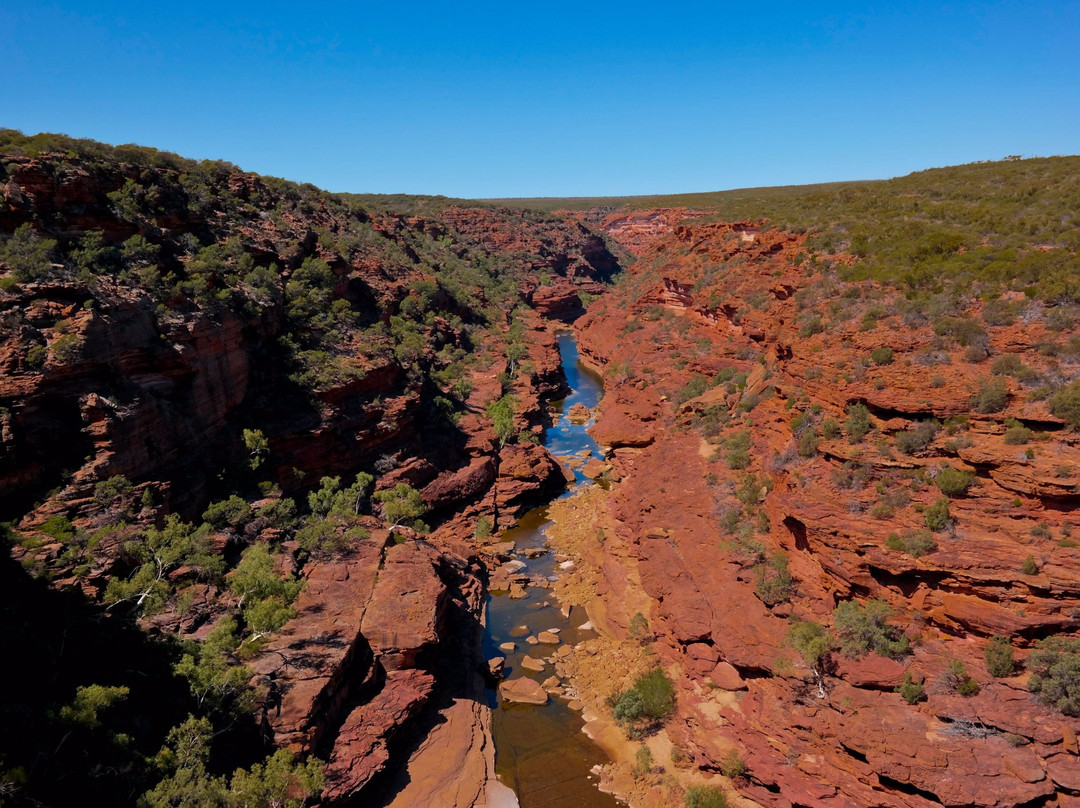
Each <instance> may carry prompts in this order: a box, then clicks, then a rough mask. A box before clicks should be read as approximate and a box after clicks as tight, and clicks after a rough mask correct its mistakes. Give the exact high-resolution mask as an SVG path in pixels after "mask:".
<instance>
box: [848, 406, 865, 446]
mask: <svg viewBox="0 0 1080 808" xmlns="http://www.w3.org/2000/svg"><path fill="white" fill-rule="evenodd" d="M844 429H845V431H846V432H847V435H848V441H849V442H851V443H858V442H859V441H861V440H862V439H863V438H865V437H866V433H867V432H869V431H870V410H868V409H867V408H866V405H865V404H852V405H851V406H850V407H848V417H847V420H846V421H845V422H844Z"/></svg>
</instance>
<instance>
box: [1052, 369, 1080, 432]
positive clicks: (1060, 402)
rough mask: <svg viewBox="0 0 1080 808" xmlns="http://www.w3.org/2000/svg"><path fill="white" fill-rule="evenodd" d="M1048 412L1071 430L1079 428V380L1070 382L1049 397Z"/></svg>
mask: <svg viewBox="0 0 1080 808" xmlns="http://www.w3.org/2000/svg"><path fill="white" fill-rule="evenodd" d="M1050 412H1052V413H1053V414H1054V415H1056V416H1057V417H1058V418H1060V419H1061V420H1063V421H1065V422H1066V423H1067V424H1068V425H1069V426H1071V427H1072V428H1073V429H1077V428H1080V380H1077V381H1074V382H1070V383H1069V384H1067V385H1065V386H1064V387H1062V388H1061V389H1060V390H1059V391H1058V392H1057V393H1055V394H1054V395H1053V396H1051V397H1050Z"/></svg>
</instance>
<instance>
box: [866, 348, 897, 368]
mask: <svg viewBox="0 0 1080 808" xmlns="http://www.w3.org/2000/svg"><path fill="white" fill-rule="evenodd" d="M870 359H871V360H872V361H873V363H874V364H875V365H891V364H892V361H893V349H892V348H888V347H881V348H874V350H872V351H871V352H870Z"/></svg>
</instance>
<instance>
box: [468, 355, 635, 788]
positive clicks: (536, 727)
mask: <svg viewBox="0 0 1080 808" xmlns="http://www.w3.org/2000/svg"><path fill="white" fill-rule="evenodd" d="M559 351H560V353H561V355H562V364H563V370H564V372H565V373H566V379H567V382H568V383H569V384H570V387H571V390H572V391H573V392H572V393H571V394H570V395H569V396H567V398H566V399H564V400H563V401H561V402H558V407H559V414H558V417H557V419H555V418H553V420H555V423H554V425H553V426H552V427H551V428H550V429H548V430H547V434H546V436H545V443H546V445H547V447H548V449H549V450H550V451H551V452H552V454H554V455H556V456H557V457H560V458H570V457H573V456H574V455H578V454H580V453H582V452H584V451H586V450H587V451H590V452H592V453H593V456H597V457H599V456H600V448H599V447H598V446H597V445H596V442H595V441H593V439H592V438H591V437H590V436H589V434H588V432H586V431H585V430H586V428H587V426H588V425H587V424H571V423H570V422H569V421H568V420H567V418H566V413H567V412H568V411H569V409H570V408H571V407H572V406H574V405H575V404H584V405H585V406H586V407H588V408H590V409H592V408H593V407H595V406H596V404H597V402H598V401H599V400H600V397H601V395H602V394H603V388H602V386H601V383H600V378H599V377H598V376H597V375H596V374H594V373H592V372H590V371H588V370H586V369H585V368H584V367H582V366H581V365H580V364H579V362H578V352H577V344H576V343H575V341H574V338H573V337H572V336H571V335H570V334H562V335H560V336H559ZM575 475H576V479H575V482H574V484H573V485H571V486H570V487H569V488H568V490H567V491H566V492H565V493H564V494H562V496H563V497H566V496H573V494H574V493H575V492H576V491H577V490H579V489H580V488H581V487H582V486H585V485H592V483H591V482H590V481H589V480H588V479H586V478H585V477H584V476H583V475H582V474H581V473H580V471H578V472H575ZM549 525H551V521H550V520H549V519H548V511H547V506H543V507H540V508H536V509H534V510H532V511H529V512H528V513H527V514H525V515H524V516H523V517H522V518H521V520H520V521H519V524H518V526H517V527H515V528H513V529H511V530H508V531H506V532H505V533H504V534H503V537H502V538H503V540H504V541H505V542H506V543H507V547H509V546H510V545H511V543H512V545H513V547H514V548H515V553H516V556H515V558H517V559H519V560H520V561H521V562H522V563H524V564H525V565H526V568H525V569H524V570H523V571H522V572H523V573H525V574H528V575H542V576H543V577H545V578H548V579H549V580H553V579H554V578H555V577H557V575H558V573H559V566H558V564H557V563H556V561H555V558H554V553H553V552H551V551H549V552H547V553H545V554H544V555H541V556H539V557H537V558H529V557H528V555H527V554H526V552H525V551H527V550H530V549H534V548H543V547H546V542H547V538H546V530H547V528H548V526H549ZM526 593H527V594H526V596H525V597H523V598H519V599H513V598H511V597H510V596H509V594H508V593H507V592H493V593H491V595H490V597H489V599H488V604H487V607H488V608H487V634H486V636H485V638H484V651H485V655H486V656H487V657H488V658H491V657H493V656H504V657H506V676H507V677H517V676H523V675H524V676H528V677H530V678H532V679H535V680H536V681H538V682H543V681H544V680H545V679H547V678H548V677H550V676H553V675H554V674H555V668H554V665H548V666H547V667H546V669H545V670H544V671H542V672H540V673H533V672H530V671H526V670H523V669H522V667H521V659H522V657H523V656H524V655H525V654H529V655H530V656H533V657H534V658H541V657H548V656H550V655H551V654H552V653H554V651H555V649H556V648H557V647H558V646H555V645H529V644H528V643H526V642H525V636H528V635H534V636H535V635H536V634H538V633H539V632H541V631H546V630H548V629H552V628H555V629H558V630H559V639H560V645H562V644H567V645H574V644H575V643H577V642H579V641H581V640H584V639H589V638H591V637H593V636H595V634H593V632H592V631H591V630H589V629H582V628H580V626H581V625H582V624H583V623H585V622H586V621H587V620H588V616H587V615H586V614H585V611H584V610H583V609H575V610H573V611H572V612H571V613H570V615H569V617H568V618H567V617H564V616H563V614H562V612H561V610H560V608H559V604H558V602H557V600H556V599H555V595H554V594H553V593H552V592H551V590H549V589H543V588H540V587H535V586H530V587H529V588H528V589H527V590H526ZM521 626H527V627H528V634H527V635H521V633H520V630H519V627H521ZM505 642H513V643H516V645H517V647H516V648H515V649H514V650H513V651H510V652H508V653H507V652H503V651H500V650H499V645H500V644H502V643H505ZM564 684H565V682H564ZM488 699H489V701H490V704H491V706H492V708H493V715H494V722H493V723H494V726H493V730H494V736H495V755H496V759H495V769H496V773H497V774H498V776H499V779H500V780H501V781H502V782H503V783H505V784H506V785H508V786H509V787H510V788H512V789H513V790H514V792H515V793H516V794H517V798H518V801H519V803H520V804H521V808H614V806H619V805H622V804H623V803H621V802H619V801H618V800H616V799H615V798H614V797H612V796H610V795H608V794H602V793H600V791H599V790H597V788H596V783H597V776H596V775H595V774H592V773H591V771H590V770H591V769H592V767H593V766H595V765H597V764H601V763H607V762H608V759H607V757H606V756H605V755H604V753H603V751H602V750H601V749H600V748H599V747H597V746H596V745H595V744H593V742H592V741H590V740H589V739H588V737H586V736H585V734H584V733H582V731H581V728H582V726H583V722H582V719H581V714H580V713H579V712H577V711H575V710H571V709H570V708H569V707H568V706H567V701H566V700H564V699H562V698H560V697H558V696H554V695H553V696H551V697H550V698H549V699H548V703H547V704H545V705H541V706H536V705H526V704H510V703H507V702H502V703H500V702H499V700H498V693H497V692H496V691H494V690H490V691H488Z"/></svg>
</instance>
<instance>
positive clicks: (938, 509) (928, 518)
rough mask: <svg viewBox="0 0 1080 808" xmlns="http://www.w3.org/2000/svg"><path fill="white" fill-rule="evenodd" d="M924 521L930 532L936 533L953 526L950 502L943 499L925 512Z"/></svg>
mask: <svg viewBox="0 0 1080 808" xmlns="http://www.w3.org/2000/svg"><path fill="white" fill-rule="evenodd" d="M923 521H924V522H925V523H926V526H927V527H928V528H929V529H930V530H933V531H935V532H936V531H939V530H944V529H945V528H947V527H948V526H949V525H951V524H952V518H951V516H950V515H949V500H948V499H946V498H945V497H942V498H941V499H939V500H938V501H937V502H935V503H934V504H933V505H931V506H930V507H928V508H927V509H926V510H925V511H923Z"/></svg>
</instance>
